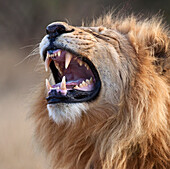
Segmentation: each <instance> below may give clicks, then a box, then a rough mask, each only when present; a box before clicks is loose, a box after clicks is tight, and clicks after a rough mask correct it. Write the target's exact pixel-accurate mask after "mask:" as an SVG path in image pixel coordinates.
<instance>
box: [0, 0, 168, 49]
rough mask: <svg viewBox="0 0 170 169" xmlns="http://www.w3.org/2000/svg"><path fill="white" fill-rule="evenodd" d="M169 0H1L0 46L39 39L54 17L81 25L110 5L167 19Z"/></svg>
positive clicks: (35, 41)
mask: <svg viewBox="0 0 170 169" xmlns="http://www.w3.org/2000/svg"><path fill="white" fill-rule="evenodd" d="M169 7H170V1H169V0H0V37H1V40H0V46H3V45H16V44H18V45H20V46H24V45H29V44H36V43H38V42H39V41H40V40H41V38H42V37H43V36H44V34H45V27H46V26H47V25H48V24H49V23H50V22H53V21H66V22H69V23H70V24H72V25H81V21H82V19H84V20H85V21H86V20H91V19H93V18H96V17H98V16H100V15H102V14H104V13H106V12H107V11H109V10H111V9H116V10H117V11H119V10H121V11H122V12H125V13H131V12H133V13H136V14H138V13H140V14H144V15H147V16H148V15H149V16H152V15H153V14H156V13H158V12H160V13H161V14H163V16H164V18H165V21H166V22H167V23H170V8H169Z"/></svg>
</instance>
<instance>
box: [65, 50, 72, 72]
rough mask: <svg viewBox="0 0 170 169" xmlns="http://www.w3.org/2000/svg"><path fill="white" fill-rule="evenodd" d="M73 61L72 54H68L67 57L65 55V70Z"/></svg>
mask: <svg viewBox="0 0 170 169" xmlns="http://www.w3.org/2000/svg"><path fill="white" fill-rule="evenodd" d="M71 59H72V55H71V53H69V52H67V53H66V55H65V69H67V68H68V66H69V64H70V62H71Z"/></svg>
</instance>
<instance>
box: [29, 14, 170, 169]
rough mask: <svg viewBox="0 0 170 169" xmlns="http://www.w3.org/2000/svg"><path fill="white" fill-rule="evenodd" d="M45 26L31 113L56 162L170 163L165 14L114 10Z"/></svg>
mask: <svg viewBox="0 0 170 169" xmlns="http://www.w3.org/2000/svg"><path fill="white" fill-rule="evenodd" d="M46 32H47V34H46V35H45V36H44V38H43V39H42V41H41V43H40V45H39V52H40V56H41V59H42V63H43V64H42V65H43V70H42V73H43V75H44V77H43V78H42V83H41V84H40V85H39V87H38V91H37V92H36V97H35V100H34V106H33V113H32V114H33V117H34V119H35V124H36V129H35V136H36V138H37V139H38V141H39V142H40V145H41V146H42V147H43V148H44V150H45V152H46V153H47V154H48V156H49V158H50V162H51V167H52V168H53V169H167V168H170V164H169V157H170V156H169V155H170V148H169V140H170V139H169V136H170V135H169V112H170V89H169V85H170V52H169V29H168V26H166V25H165V24H164V23H163V22H162V19H161V18H160V17H158V16H154V17H152V18H150V19H148V18H146V19H142V18H139V17H135V16H134V15H130V16H125V17H123V16H121V17H118V16H115V15H113V14H111V13H109V14H106V15H105V16H102V17H99V18H98V19H97V20H94V21H93V22H92V23H91V24H89V25H87V26H85V25H82V26H80V27H77V26H71V25H69V24H67V23H65V22H53V23H51V24H49V25H48V26H47V28H46ZM44 67H45V68H44ZM45 78H46V83H45V82H44V81H45Z"/></svg>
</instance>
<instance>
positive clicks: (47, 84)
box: [46, 79, 52, 91]
mask: <svg viewBox="0 0 170 169" xmlns="http://www.w3.org/2000/svg"><path fill="white" fill-rule="evenodd" d="M46 88H47V90H48V91H50V89H51V88H52V87H51V85H50V82H49V81H48V79H46Z"/></svg>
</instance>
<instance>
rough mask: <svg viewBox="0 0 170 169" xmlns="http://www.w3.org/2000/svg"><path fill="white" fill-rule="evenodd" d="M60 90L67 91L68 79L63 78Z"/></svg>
mask: <svg viewBox="0 0 170 169" xmlns="http://www.w3.org/2000/svg"><path fill="white" fill-rule="evenodd" d="M60 88H61V90H67V88H66V77H65V76H63V78H62V81H61V85H60Z"/></svg>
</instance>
